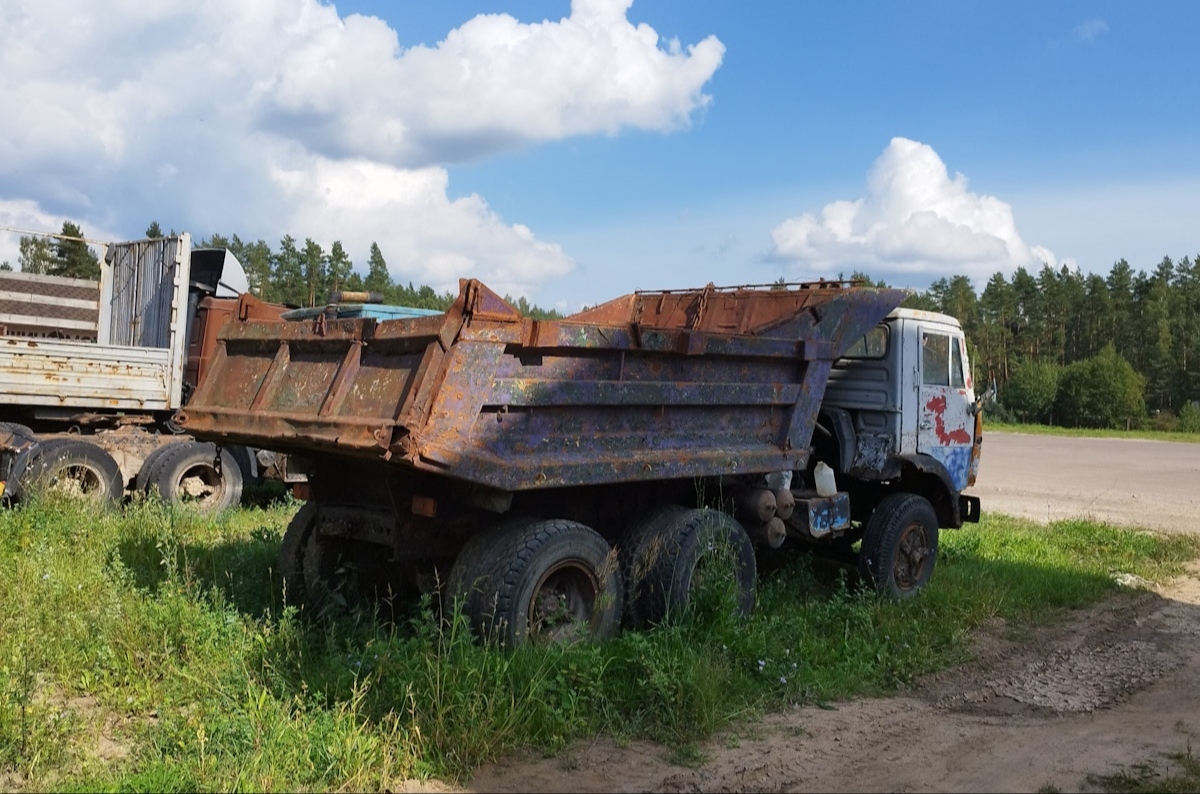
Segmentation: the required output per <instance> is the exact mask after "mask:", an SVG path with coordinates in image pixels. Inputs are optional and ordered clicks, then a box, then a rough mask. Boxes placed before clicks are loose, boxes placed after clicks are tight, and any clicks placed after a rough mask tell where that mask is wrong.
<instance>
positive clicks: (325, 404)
mask: <svg viewBox="0 0 1200 794" xmlns="http://www.w3.org/2000/svg"><path fill="white" fill-rule="evenodd" d="M903 297H904V293H903V292H901V291H900V290H891V289H864V288H852V287H847V286H845V285H843V284H842V283H840V282H833V283H820V284H804V285H800V286H799V287H795V288H787V289H766V288H763V289H751V288H731V289H715V288H712V287H708V288H705V289H701V290H686V291H670V292H642V293H635V294H632V295H626V296H624V297H621V298H618V299H616V300H613V301H610V302H608V303H605V304H602V305H600V306H597V307H595V308H593V309H590V310H588V311H585V312H582V313H580V314H576V315H574V316H571V317H569V318H567V319H565V320H562V321H536V320H530V319H526V318H523V317H521V316H520V315H519V314H518V313H517V311H516V310H515V309H513V308H512V307H511V306H509V305H508V304H507V303H505V302H504V301H503V300H502V299H500V298H499V297H498V296H497V295H496V294H495V293H493V292H492V291H491V290H489V289H488V288H487V287H485V286H484V285H483V284H481V283H479V282H478V281H467V282H464V283H463V285H462V290H461V293H460V295H459V298H458V300H457V301H456V302H455V304H454V305H453V306H452V307H451V308H450V309H449V311H447V312H446V313H445V314H439V315H433V316H428V317H418V318H413V319H399V320H387V321H377V320H374V319H370V318H360V319H350V320H327V319H326V318H325V316H324V315H318V316H317V317H316V318H313V319H312V320H311V321H302V322H293V323H287V324H283V325H280V324H275V323H271V324H253V323H247V324H241V325H238V326H230V327H228V328H227V330H226V332H225V333H224V334H223V336H222V337H221V343H222V345H223V349H222V350H220V351H219V352H218V354H217V356H216V358H215V360H214V362H213V364H212V372H211V374H210V376H209V377H208V378H206V379H205V382H204V383H203V384H202V385H201V386H200V388H199V389H198V390H197V392H196V394H195V395H194V396H193V397H192V399H191V402H190V403H189V405H188V407H187V410H186V411H184V412H183V413H182V414H180V416H179V417H178V421H179V422H180V424H182V425H183V426H184V427H185V428H187V429H188V430H189V431H191V432H194V433H198V434H200V435H202V436H204V437H206V438H214V439H220V440H223V441H229V442H236V443H250V442H251V441H252V440H257V441H262V440H265V439H270V441H271V444H272V445H273V446H272V448H274V449H280V450H284V451H289V452H301V453H325V452H328V453H336V454H340V455H349V456H354V457H357V458H368V459H379V458H386V459H388V460H389V461H390V462H391V463H393V464H395V465H398V466H402V467H403V466H409V467H413V468H416V469H420V470H424V471H429V472H433V473H436V474H439V475H444V476H447V477H452V478H456V479H459V480H465V481H468V482H471V483H475V484H479V485H484V486H489V487H491V488H495V489H499V490H504V491H522V490H529V489H534V488H548V487H555V486H567V485H596V484H602V483H614V482H625V481H631V480H656V479H668V478H678V477H703V476H712V475H720V474H736V473H743V472H765V471H779V470H791V469H795V468H803V467H804V465H805V463H806V462H807V456H808V447H809V443H810V440H811V438H812V433H813V425H814V422H815V421H816V417H817V411H818V408H819V406H820V402H821V397H822V395H823V393H824V388H825V382H826V379H827V377H828V374H829V369H830V365H831V364H832V363H833V361H834V360H835V359H837V358H838V357H839V356H840V355H841V354H842V352H843V351H844V350H845V348H846V347H848V346H849V345H850V344H851V343H852V342H854V341H855V340H857V339H859V338H860V337H862V336H863V334H864V333H866V331H867V330H868V329H870V328H871V327H873V326H874V325H876V324H877V323H879V321H880V320H882V319H883V318H884V316H886V315H887V313H888V312H889V311H891V309H893V308H894V307H895V306H897V305H898V304H899V303H900V301H901V300H902V299H903Z"/></svg>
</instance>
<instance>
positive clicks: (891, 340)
mask: <svg viewBox="0 0 1200 794" xmlns="http://www.w3.org/2000/svg"><path fill="white" fill-rule="evenodd" d="M981 424H982V416H981V413H980V407H979V402H978V401H977V400H976V397H975V391H974V383H973V379H972V377H971V367H970V361H969V359H968V356H967V344H966V339H965V337H964V335H963V330H962V326H961V324H960V323H959V322H958V320H956V319H955V318H953V317H951V316H949V315H946V314H940V313H937V312H928V311H920V310H915V309H894V310H893V311H892V312H891V313H890V314H889V315H888V316H887V317H886V318H885V319H884V320H883V322H881V323H880V324H879V325H877V326H875V327H874V328H872V329H871V330H870V331H868V332H867V334H865V335H864V336H863V337H862V338H861V339H859V340H858V341H857V342H855V343H854V344H853V345H851V346H850V348H849V350H847V352H846V353H845V355H843V356H842V357H841V358H840V359H839V360H838V361H836V362H835V363H834V365H833V368H832V370H831V372H830V376H829V383H828V385H827V387H826V392H825V399H824V401H823V403H822V408H821V415H820V421H819V422H818V426H817V428H816V432H815V433H814V437H813V446H814V451H815V455H814V464H815V460H823V461H825V462H826V464H827V465H829V466H830V467H831V468H833V470H834V471H835V473H836V474H837V475H838V476H839V479H840V480H841V481H842V482H844V483H846V485H847V487H852V486H853V485H854V484H855V483H858V484H859V490H868V491H869V490H875V491H876V492H878V493H880V494H881V495H882V494H883V493H885V491H886V484H887V483H895V482H897V481H899V482H901V483H904V488H905V489H907V490H916V491H917V492H920V493H926V494H930V495H931V496H932V498H931V499H930V501H931V502H932V503H933V505H934V507H935V509H936V510H937V512H938V517H939V523H941V525H942V526H946V527H959V526H961V525H962V523H963V521H975V520H977V519H978V514H979V506H978V505H979V503H978V500H977V499H975V498H974V497H967V496H963V495H962V491H964V490H966V489H967V488H968V487H970V486H971V485H973V484H974V482H975V476H976V474H977V472H978V467H979V453H980V443H981V441H982V427H981ZM917 485H919V486H920V487H919V488H917V487H916V486H917ZM871 501H872V500H858V504H860V505H869V504H870V502H871Z"/></svg>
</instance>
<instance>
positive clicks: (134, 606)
mask: <svg viewBox="0 0 1200 794" xmlns="http://www.w3.org/2000/svg"><path fill="white" fill-rule="evenodd" d="M294 507H295V506H294V505H291V506H288V505H278V504H275V505H267V506H266V507H261V508H253V509H243V510H240V511H237V512H233V513H230V514H228V515H226V516H224V517H223V518H221V519H219V520H203V519H198V518H193V517H190V516H186V515H181V514H176V513H172V512H170V511H167V510H165V509H163V508H161V507H156V506H154V505H137V506H133V507H131V508H128V509H126V510H125V511H124V512H122V513H116V514H111V515H95V514H94V513H91V512H89V511H87V510H86V509H84V508H81V507H78V506H74V505H71V504H68V503H47V504H41V505H31V506H27V507H21V508H17V509H13V510H7V511H2V512H0V605H3V606H2V608H0V781H5V782H6V783H8V785H9V787H11V786H13V785H15V784H16V783H19V784H20V785H22V786H26V787H29V788H34V789H39V790H42V789H60V790H112V791H148V790H154V791H178V790H195V789H202V790H235V789H236V790H246V789H248V790H262V791H273V790H382V789H387V788H393V789H394V788H395V787H396V786H397V785H398V784H399V782H400V781H402V780H404V779H408V778H413V777H430V776H436V777H443V778H448V779H461V778H462V777H464V776H467V775H469V774H470V772H471V770H472V769H474V768H475V767H476V766H478V765H479V764H481V763H483V762H486V761H488V760H490V759H494V758H496V757H498V756H499V755H501V754H503V753H506V752H508V751H511V750H513V749H514V748H517V747H520V746H533V747H536V748H539V749H541V750H543V751H544V752H547V753H554V752H557V751H559V750H561V749H562V748H564V747H566V746H567V745H568V744H569V743H570V742H572V741H574V740H577V739H580V738H585V737H588V736H593V735H595V734H597V733H599V732H605V733H608V734H610V735H613V736H615V737H617V738H618V740H622V739H627V738H633V737H645V738H651V739H656V740H660V741H663V742H666V743H668V744H669V745H670V746H672V747H674V748H676V751H675V757H676V759H677V761H678V762H679V763H683V764H688V763H695V762H696V760H697V753H698V750H696V747H697V746H698V743H699V742H700V741H701V740H703V739H704V738H706V737H708V736H711V735H712V734H713V733H714V732H716V731H719V730H721V729H722V728H725V727H728V726H734V725H737V724H738V723H739V722H741V721H744V720H746V719H752V718H754V717H755V716H757V715H759V714H762V713H764V712H766V711H769V710H772V709H778V708H782V707H784V706H785V705H787V704H791V703H815V704H825V703H829V702H831V701H835V700H838V699H841V698H846V697H851V696H855V695H863V694H866V695H878V694H886V693H889V692H894V691H896V690H897V689H898V688H901V687H903V686H904V685H906V684H908V683H910V682H912V681H913V680H914V679H915V678H917V677H918V676H920V675H922V674H924V673H928V672H931V671H934V670H937V669H939V668H943V667H945V666H947V665H949V664H952V663H954V662H957V661H960V660H962V659H964V658H965V655H966V654H967V652H968V646H969V638H970V636H971V633H972V631H973V630H974V629H976V628H977V627H979V626H980V625H981V624H983V623H985V622H986V621H988V620H990V619H992V618H994V617H1002V618H1005V619H1006V620H1008V621H1010V624H1011V625H1016V626H1029V625H1033V624H1036V623H1039V622H1043V621H1046V620H1051V619H1053V618H1054V617H1055V616H1056V615H1060V614H1062V611H1063V610H1068V609H1071V608H1075V607H1082V606H1085V605H1087V604H1090V603H1094V602H1096V601H1097V600H1100V599H1103V598H1105V597H1108V596H1110V595H1112V594H1114V593H1116V592H1118V591H1119V590H1120V589H1121V587H1120V586H1119V585H1118V584H1117V583H1116V582H1115V581H1114V578H1113V577H1114V576H1115V575H1116V574H1119V573H1129V574H1134V575H1136V576H1139V577H1142V578H1143V579H1148V580H1151V581H1161V580H1163V579H1165V578H1167V577H1170V576H1172V575H1175V574H1177V573H1179V572H1180V571H1181V569H1182V565H1183V563H1184V562H1185V561H1187V560H1188V559H1191V558H1193V557H1195V556H1196V555H1197V554H1198V553H1200V548H1198V546H1197V541H1196V540H1195V539H1193V538H1190V537H1181V536H1158V535H1153V534H1149V533H1143V532H1132V531H1125V530H1121V529H1116V528H1111V527H1106V526H1100V525H1096V524H1090V523H1086V522H1062V523H1058V524H1054V525H1051V526H1050V527H1043V526H1039V525H1035V524H1032V523H1029V522H1025V521H1020V520H1015V519H1005V518H991V517H989V518H985V520H984V521H983V522H982V523H981V524H979V525H978V526H974V527H970V528H968V529H965V530H962V531H961V532H956V533H947V534H945V535H943V543H942V558H941V561H940V562H939V567H938V570H937V572H936V573H935V575H934V580H933V583H932V584H931V586H930V587H929V589H928V590H927V591H926V592H925V593H924V594H923V595H922V596H921V597H919V598H917V599H915V600H913V601H911V602H907V603H903V604H897V603H884V602H881V601H879V600H878V599H876V598H874V597H873V596H871V595H868V594H866V593H864V592H862V591H861V590H860V589H859V588H857V587H856V586H854V583H853V581H852V580H851V578H849V577H848V576H847V575H846V572H845V571H844V570H842V569H840V568H837V567H834V566H829V565H821V564H815V563H813V562H811V561H810V560H809V559H808V558H807V557H803V556H796V557H794V558H791V559H786V560H784V561H783V562H782V564H780V565H778V566H777V567H772V568H771V570H764V572H763V575H762V578H761V581H760V587H759V604H758V608H757V610H756V612H755V614H754V616H753V618H752V619H750V620H749V621H740V620H734V619H733V618H731V617H728V615H729V612H728V610H720V609H716V610H708V611H706V612H705V613H704V614H703V616H700V617H697V618H695V619H693V620H684V621H681V622H678V623H675V624H673V625H670V626H668V627H663V628H660V629H656V630H653V631H649V632H643V633H625V634H623V635H622V636H620V637H618V638H616V639H615V640H612V641H609V642H606V643H603V644H600V645H577V646H572V647H557V648H549V649H536V648H532V649H531V648H526V649H520V650H518V651H516V652H512V653H505V652H501V651H498V650H495V649H494V648H491V647H482V646H480V645H478V644H476V643H474V642H472V641H471V638H470V636H469V634H468V632H467V631H466V629H465V627H464V625H463V624H462V622H461V621H456V622H452V623H450V624H449V625H444V626H443V625H442V624H440V623H439V622H438V621H436V620H434V618H433V617H432V615H431V611H430V609H429V606H428V604H425V605H416V606H415V607H414V609H413V611H412V616H411V619H409V620H402V621H400V622H399V623H391V624H388V623H381V622H378V621H376V620H375V619H374V618H372V617H370V616H368V615H365V614H357V615H354V616H351V617H348V618H345V619H343V620H340V621H328V620H317V619H314V618H312V617H311V616H309V615H307V614H305V613H304V612H303V611H300V612H297V611H296V610H295V609H292V608H288V609H284V608H283V607H282V604H281V603H280V599H279V595H278V593H279V581H278V577H277V575H276V574H275V571H274V568H275V555H276V553H277V551H278V546H279V540H280V536H281V534H282V531H283V528H284V526H285V525H286V523H287V521H288V519H289V518H290V515H291V512H292V511H293V510H294ZM102 738H103V739H104V740H105V741H106V742H112V744H110V745H107V746H108V752H105V753H102V752H100V749H99V746H100V743H101V739H102ZM113 747H115V748H116V751H115V752H114V751H113Z"/></svg>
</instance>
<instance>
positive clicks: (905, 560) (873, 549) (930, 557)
mask: <svg viewBox="0 0 1200 794" xmlns="http://www.w3.org/2000/svg"><path fill="white" fill-rule="evenodd" d="M937 550H938V522H937V514H936V513H935V512H934V510H933V505H931V504H930V503H929V500H928V499H925V498H924V497H922V496H918V495H916V494H911V493H894V494H891V495H890V496H887V497H885V498H884V500H883V501H882V502H880V503H879V505H878V506H877V507H876V508H875V510H874V511H872V513H871V515H870V517H869V518H868V519H867V525H866V528H865V529H864V531H863V540H862V548H861V549H860V550H859V555H858V569H859V572H860V573H861V574H862V576H863V578H864V579H865V580H866V581H867V582H869V583H870V584H871V586H872V587H874V588H875V591H876V592H877V593H879V594H880V595H881V596H884V597H885V598H892V599H896V600H905V599H909V598H912V597H913V596H915V595H916V594H917V593H918V592H919V591H920V590H921V588H923V587H924V586H925V584H926V583H927V582H928V581H929V578H930V577H931V576H933V568H934V565H936V563H937Z"/></svg>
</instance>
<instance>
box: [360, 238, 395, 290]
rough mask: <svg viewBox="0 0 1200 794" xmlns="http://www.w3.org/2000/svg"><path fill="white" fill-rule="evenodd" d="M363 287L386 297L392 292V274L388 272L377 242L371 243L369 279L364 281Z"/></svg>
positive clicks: (368, 268)
mask: <svg viewBox="0 0 1200 794" xmlns="http://www.w3.org/2000/svg"><path fill="white" fill-rule="evenodd" d="M363 286H364V287H366V288H367V290H369V291H371V292H381V293H384V294H385V295H386V294H387V293H388V292H390V291H391V286H392V274H391V273H389V272H388V266H387V261H386V260H385V259H384V258H383V252H382V251H380V250H379V244H378V243H376V242H372V243H371V255H370V257H369V258H368V259H367V277H366V278H365V279H363Z"/></svg>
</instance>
